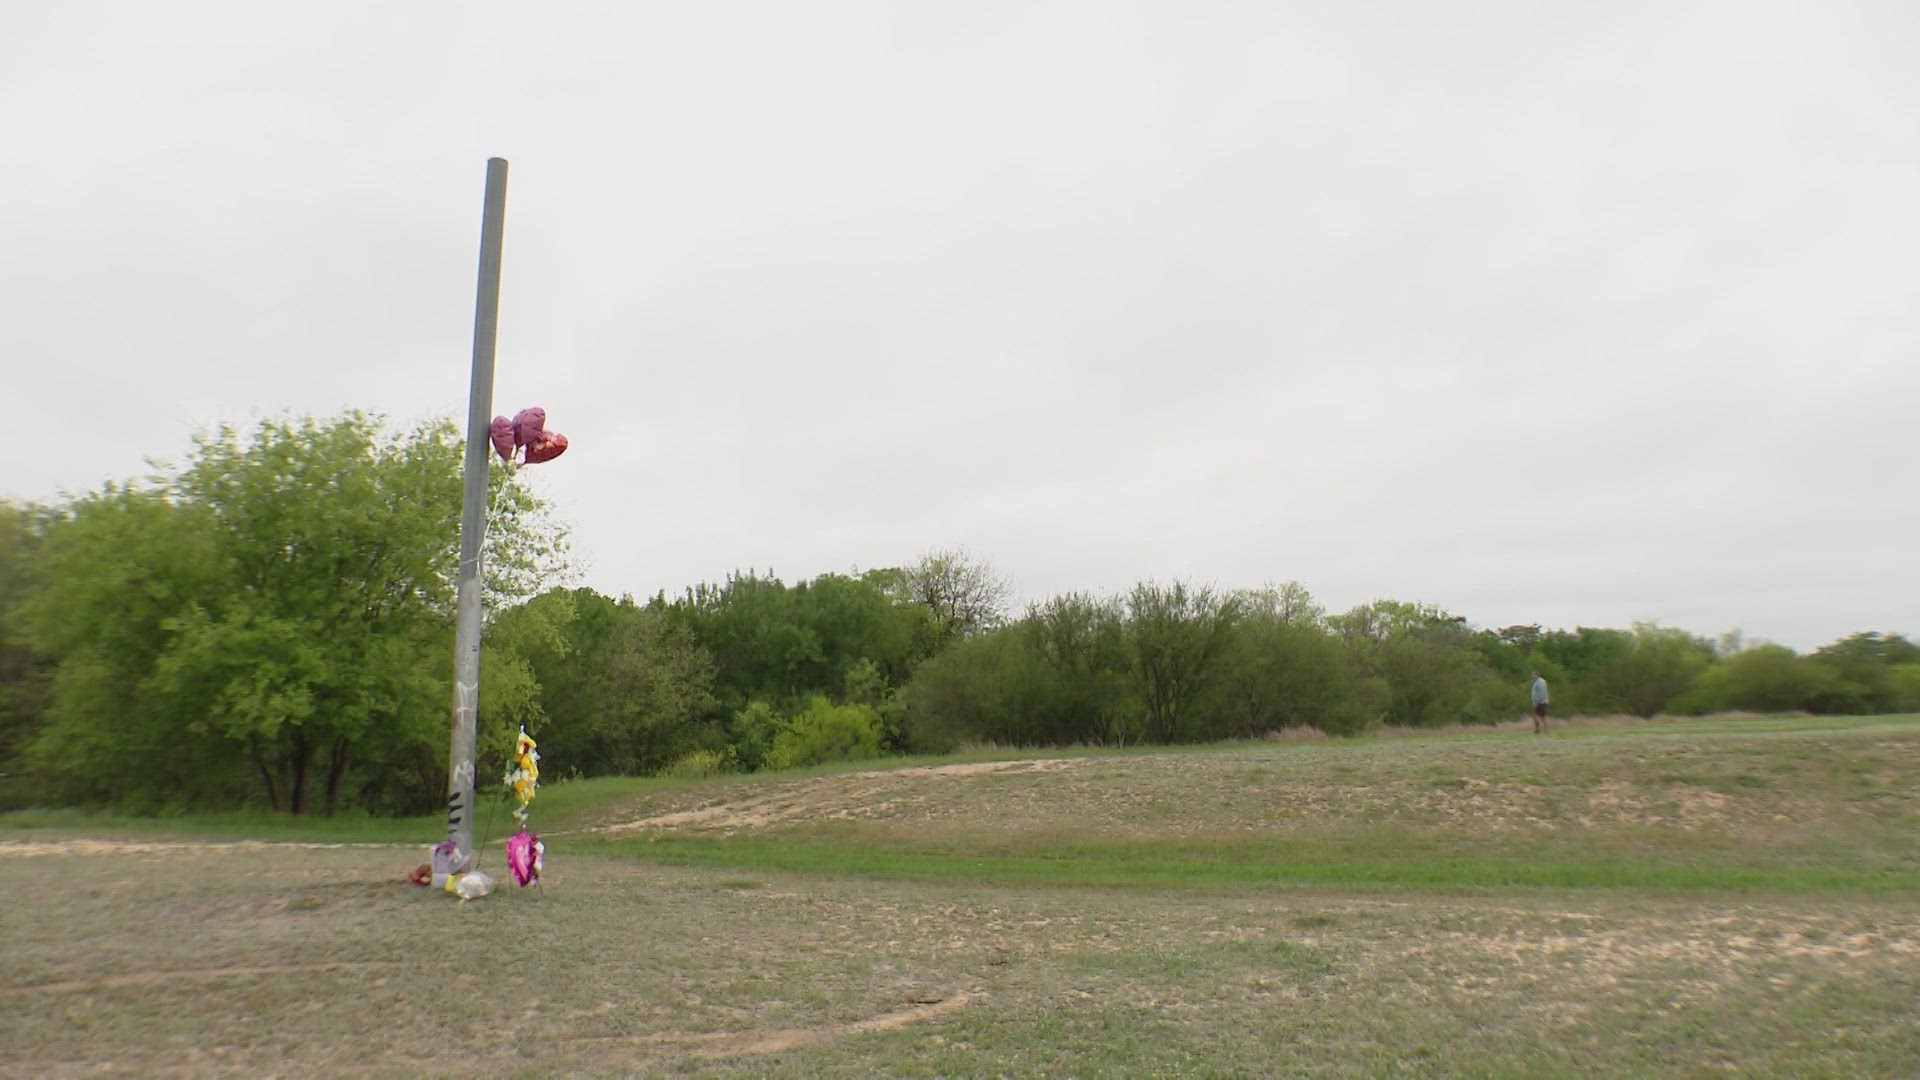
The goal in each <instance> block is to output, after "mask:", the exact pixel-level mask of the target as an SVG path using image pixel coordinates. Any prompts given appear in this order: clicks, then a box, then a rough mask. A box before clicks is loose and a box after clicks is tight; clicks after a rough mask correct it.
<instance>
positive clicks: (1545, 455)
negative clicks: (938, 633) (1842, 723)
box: [0, 0, 1920, 648]
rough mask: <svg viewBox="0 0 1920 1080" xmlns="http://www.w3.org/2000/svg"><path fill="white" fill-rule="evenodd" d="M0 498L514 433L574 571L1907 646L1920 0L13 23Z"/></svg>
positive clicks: (396, 9) (1916, 509) (405, 10)
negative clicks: (900, 583)
mask: <svg viewBox="0 0 1920 1080" xmlns="http://www.w3.org/2000/svg"><path fill="white" fill-rule="evenodd" d="M0 9H4V18H3V19H0V26H3V27H4V30H3V31H0V134H4V139H5V142H4V147H3V148H0V347H3V348H4V363H0V406H3V407H4V408H5V410H6V414H7V416H8V417H9V424H10V425H12V426H13V428H14V431H15V438H14V440H13V446H14V452H13V454H11V455H10V467H9V468H8V469H7V470H6V472H5V474H4V479H0V493H4V494H8V495H13V496H18V497H28V498H46V497H52V496H55V495H57V494H58V493H61V492H81V491H87V490H91V489H94V488H97V487H98V486H99V485H100V484H101V483H102V482H103V481H105V480H108V479H110V478H115V479H125V478H130V477H133V476H137V475H140V474H141V473H143V472H144V466H143V464H142V463H143V459H145V458H146V457H147V456H150V455H163V456H164V455H174V456H177V455H178V454H179V453H180V452H181V451H183V450H184V449H185V448H186V447H187V445H188V439H189V437H190V435H191V434H192V433H193V432H194V431H196V430H199V429H202V428H204V427H206V426H208V425H210V424H212V423H214V422H217V421H221V420H231V421H238V422H241V423H248V422H250V421H251V420H253V419H254V418H257V417H260V416H265V415H272V414H276V413H280V412H283V411H287V410H292V411H295V412H303V413H306V412H311V413H319V414H329V413H333V412H336V411H338V410H340V409H341V408H343V407H346V406H359V407H363V408H369V409H373V410H377V411H381V412H384V413H386V414H388V415H389V416H391V417H393V418H394V419H395V420H396V421H400V422H412V421H415V420H418V419H421V418H425V417H428V416H432V415H444V416H458V417H464V414H465V410H466V392H467V368H468V363H469V357H470V349H471V334H472V319H473V315H472V306H473V287H474V272H475V270H474V265H475V254H476V249H477V245H478V229H479V214H480V204H481V188H482V183H483V180H484V175H485V161H486V158H488V157H489V156H495V155H497V156H501V157H505V158H507V159H509V160H510V161H511V163H512V174H511V182H510V192H509V198H508V211H507V241H506V259H505V267H506V269H505V283H504V289H503V299H502V310H501V323H500V345H499V356H500V359H499V370H498V378H497V382H496V387H495V398H494V404H495V411H497V412H506V413H511V412H513V411H514V410H515V409H516V408H518V407H520V406H522V405H527V404H536V403H537V404H540V405H543V406H545V407H546V409H547V411H548V415H549V417H550V424H549V426H550V427H552V428H554V429H556V430H559V431H562V432H564V433H566V434H567V436H568V437H569V438H570V439H571V440H572V449H571V450H570V451H569V453H568V454H567V456H566V457H564V458H562V459H560V460H559V461H557V462H555V463H553V464H551V465H547V466H543V467H541V470H540V475H539V477H538V480H537V481H536V482H537V484H538V486H539V487H540V488H541V490H542V491H543V493H545V494H546V495H548V496H550V497H551V498H552V499H553V500H554V501H555V502H556V503H557V509H558V512H559V514H560V516H561V517H562V518H563V519H564V520H566V521H568V522H570V523H571V524H572V526H573V527H574V530H575V547H576V552H577V554H578V555H579V556H580V557H581V561H582V563H583V570H584V573H583V580H584V581H585V583H587V584H591V585H593V586H595V587H597V588H599V589H601V590H602V591H605V592H608V593H614V594H618V593H621V592H633V593H635V594H639V595H646V594H650V593H652V592H653V591H655V590H657V589H660V588H665V589H667V590H668V591H669V592H677V591H678V590H679V589H680V588H681V587H683V586H685V585H687V584H689V583H692V582H694V581H697V580H703V579H704V580H717V579H719V578H721V577H723V576H724V575H725V574H726V573H727V572H728V571H729V570H732V569H734V568H736V567H738V568H743V569H744V568H747V567H759V568H761V569H763V570H764V569H766V568H769V567H770V568H772V569H773V570H774V571H776V572H777V573H779V574H780V575H781V576H782V577H784V578H786V579H788V580H794V579H796V578H800V577H808V576H812V575H814V574H818V573H822V572H826V571H834V570H840V571H844V570H849V569H852V568H854V567H859V568H862V569H865V568H870V567H874V566H885V565H894V564H900V563H904V562H908V561H911V560H913V559H914V558H915V557H917V556H918V555H919V554H921V553H922V552H924V551H926V550H928V549H930V548H935V547H954V546H959V547H965V548H967V549H969V550H971V551H973V552H974V553H976V554H979V555H981V556H985V557H987V558H989V559H990V560H992V561H993V563H994V564H995V565H996V566H997V567H998V568H999V569H1000V570H1002V571H1003V572H1004V573H1005V574H1007V575H1008V576H1009V577H1010V578H1012V579H1013V582H1014V584H1015V586H1016V588H1017V591H1018V593H1019V595H1020V596H1022V597H1023V598H1040V597H1044V596H1046V595H1049V594H1052V593H1055V592H1059V591H1064V590H1068V589H1090V590H1095V591H1107V590H1115V589H1120V588H1123V587H1126V586H1128V585H1130V584H1131V583H1132V582H1134V581H1136V580H1139V579H1144V578H1156V579H1159V580H1162V581H1165V580H1169V579H1172V578H1175V577H1180V578H1185V579H1188V580H1192V581H1195V582H1205V583H1214V584H1218V585H1221V586H1240V585H1257V584H1260V583H1262V582H1265V581H1282V580H1287V579H1298V580H1299V581H1301V582H1303V583H1304V584H1306V585H1307V587H1308V588H1309V589H1311V590H1312V591H1313V592H1314V594H1315V595H1316V596H1317V597H1319V598H1320V599H1321V600H1322V601H1323V602H1325V603H1326V604H1328V605H1329V606H1330V607H1332V608H1335V609H1341V608H1345V607H1348V606H1351V605H1353V604H1355V603H1360V602H1363V601H1366V600H1370V599H1374V598H1379V597H1393V598H1398V599H1405V600H1421V601H1427V602H1431V603H1435V604H1439V605H1442V606H1444V607H1446V608H1448V609H1450V610H1453V611H1455V612H1457V613H1460V614H1463V615H1466V616H1467V617H1468V618H1470V619H1471V620H1472V621H1473V622H1475V623H1476V624H1479V625H1486V626H1500V625H1506V624H1509V623H1515V622H1536V621H1537V622H1541V623H1544V624H1547V625H1550V626H1551V625H1558V626H1574V625H1577V624H1585V625H1625V624H1626V623H1628V622H1629V621H1631V620H1636V619H1657V620H1661V621H1663V622H1666V623H1669V624H1673V625H1678V626H1682V627H1685V628H1687V629H1690V630H1694V631H1697V632H1701V633H1707V634H1716V633H1719V632H1720V631H1723V630H1726V629H1728V628H1731V627H1736V626H1737V627H1741V628H1743V629H1744V630H1745V631H1746V633H1747V635H1748V636H1749V637H1759V638H1766V639H1771V640H1776V641H1780V642H1784V643H1787V644H1790V645H1794V646H1796V647H1800V648H1807V647H1811V646H1814V645H1818V644H1821V643H1823V642H1825V641H1829V640H1832V639H1834V638H1836V637H1838V636H1841V635H1843V634H1846V633H1849V632H1852V631H1855V630H1864V629H1880V630H1888V631H1899V632H1905V633H1908V634H1915V633H1920V558H1917V557H1916V555H1920V500H1917V499H1916V497H1915V494H1916V487H1920V485H1917V484H1916V481H1915V478H1916V475H1920V471H1917V470H1916V466H1917V465H1920V422H1917V421H1916V413H1917V411H1920V62H1916V59H1915V58H1916V56H1920V5H1915V4H1913V3H1911V2H1908V0H1887V2H1884V3H1868V2H1858V3H1844V2H1841V3H1836V2H1824V0H1823V2H1813V0H1807V2H1804V3H1792V4H1788V3H1768V2H1764V0H1729V2H1726V3H1702V4H1689V3H1684V2H1665V0H1663V2H1656V3H1609V4H1593V3H1584V2H1572V0H1568V2H1561V3H1539V2H1535V0H1528V2H1516V3H1510V4H1477V3H1448V4H1434V3H1429V2H1425V0H1407V2H1403V3H1384V2H1380V3H1366V2H1355V0H1327V2H1324V3H1293V4H1288V3H1246V4H1227V3H1213V4H1209V3H1163V4H1129V3H1119V2H1113V0H1105V2H1095V3H1085V4H1070V3H1052V4H1049V3H1036V2H1026V3H1010V4H995V3H986V2H982V0H967V2H964V3H952V4H912V3H898V2H878V3H871V4H842V3H827V2H822V3H811V4H794V3H767V4H744V3H713V4H696V3H676V4H665V3H659V4H626V3H618V4H607V5H603V6H596V7H587V6H577V5H569V4H556V3H542V4H529V3H515V4H485V3H471V2H465V3H459V4H430V3H415V2H409V3H400V4H396V3H391V2H388V3H381V4H363V3H351V2H340V0H328V2H326V3H311V4H285V3H274V4H267V3H259V2H257V0H247V2H232V3H194V2H185V3H180V4H152V3H144V2H140V3H124V4H99V3H88V2H84V0H74V2H66V0H63V2H60V3H50V2H49V3H32V2H29V0H0Z"/></svg>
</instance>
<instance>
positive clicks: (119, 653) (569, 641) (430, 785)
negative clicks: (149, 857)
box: [0, 413, 1920, 813]
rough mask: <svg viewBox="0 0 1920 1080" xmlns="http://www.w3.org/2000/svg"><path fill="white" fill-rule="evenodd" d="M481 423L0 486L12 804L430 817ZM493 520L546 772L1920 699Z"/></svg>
mask: <svg viewBox="0 0 1920 1080" xmlns="http://www.w3.org/2000/svg"><path fill="white" fill-rule="evenodd" d="M461 453H462V445H461V441H460V439H459V438H458V435H457V432H456V431H455V430H454V429H453V428H452V427H451V426H450V425H447V424H434V425H428V426H425V427H422V428H419V429H416V430H413V431H410V432H405V433H401V434H398V435H395V434H389V433H387V432H386V430H385V429H384V427H383V426H382V424H381V423H380V422H379V421H378V420H377V419H375V418H371V417H368V416H364V415H361V414H357V413H352V414H347V415H346V416H343V417H340V418H337V419H333V420H328V421H316V420H310V419H306V420H270V421H267V422H264V423H262V424H260V425H259V426H258V427H257V428H255V429H254V430H252V431H251V432H247V433H242V432H239V431H237V430H234V429H230V428H223V429H221V430H219V431H217V432H214V433H212V434H211V435H208V436H205V437H203V438H200V439H198V440H196V441H195V443H194V444H193V448H192V451H191V452H190V454H189V455H188V456H187V459H186V460H185V462H184V463H182V464H180V465H178V466H163V467H159V468H158V469H157V470H156V471H155V473H154V474H153V475H152V476H151V477H149V478H147V479H146V480H143V481H140V482H138V483H134V484H127V485H115V484H109V485H107V486H105V487H103V488H102V489H101V490H100V491H98V492H94V493H91V494H87V495H84V496H81V497H78V498H74V499H70V500H67V501H65V502H64V503H61V504H59V505H55V506H21V505H14V504H4V505H3V506H0V805H15V806H18V805H29V804H118V805H123V806H131V807H146V808H158V807H170V806H265V807H273V808H276V809H284V810H288V811H292V812H295V813H302V812H308V811H316V810H317V811H327V812H331V811H332V810H334V809H335V808H338V807H358V808H371V809H376V810H383V811H405V810H416V809H423V808H426V807H430V806H432V805H435V804H436V803H437V801H438V797H439V795H440V792H441V789H442V787H443V786H444V782H445V774H446V752H447V739H446V728H445V720H446V716H447V711H448V703H449V699H450V690H451V686H450V680H451V672H452V657H451V649H452V629H451V627H452V608H453V604H452V600H453V597H452V588H453V569H454V566H453V561H454V544H453V540H454V534H455V525H456V522H457V521H458V517H459V503H460V459H461ZM493 481H494V482H493V490H492V496H491V497H492V504H491V510H490V513H489V532H488V536H487V549H486V559H487V570H488V579H487V603H488V610H489V611H490V612H491V613H492V616H491V618H490V619H489V623H488V626H487V630H486V634H485V645H484V648H483V651H482V658H481V664H482V677H481V695H482V696H481V702H480V732H479V736H480V737H479V747H480V759H481V760H480V767H481V769H482V775H488V774H489V773H490V772H491V771H492V770H494V769H496V768H499V767H503V766H504V762H505V758H506V753H507V750H508V747H509V746H510V743H511V739H512V736H513V733H514V732H515V730H516V729H517V728H518V727H520V726H521V725H525V726H526V727H527V729H528V730H529V731H530V732H532V733H533V734H534V735H535V737H536V738H538V739H539V740H540V743H541V749H542V754H543V758H544V759H545V762H546V764H547V767H548V772H549V774H550V775H552V774H558V775H561V776H566V775H581V776H592V775H647V774H656V773H661V772H668V773H675V774H681V775H697V774H703V773H711V772H719V771H754V770H758V769H766V768H785V767H791V766H799V765H807V764H812V763H817V762H822V761H828V760H846V759H859V758H866V757H877V756H880V755H882V754H886V753H895V752H943V751H947V750H951V749H953V748H956V747H960V746H965V745H970V744H983V743H992V744H997V745H1004V746H1053V745H1071V744H1100V745H1114V746H1121V745H1135V744H1141V743H1159V744H1164V743H1175V742H1201V741H1213V740H1220V739H1234V738H1252V737H1259V736H1262V735H1265V734H1268V733H1271V732H1274V731H1278V730H1282V729H1286V728H1292V727H1313V728H1317V729H1320V730H1322V731H1325V732H1327V733H1330V734H1339V735H1352V734H1358V733H1362V732H1364V731H1366V730H1367V729H1369V728H1371V727H1373V726H1375V725H1378V724H1383V723H1384V724H1398V725H1407V726H1433V725H1441V724H1456V723H1485V722H1495V721H1500V720H1505V719H1509V718H1512V717H1514V716H1517V715H1519V714H1520V713H1522V712H1523V711H1524V710H1525V708H1526V701H1527V697H1526V692H1527V684H1528V681H1529V678H1530V674H1531V673H1532V672H1534V671H1538V672H1541V673H1543V674H1544V675H1545V676H1546V678H1547V680H1548V681H1549V683H1550V684H1551V686H1552V687H1553V694H1554V707H1555V709H1556V711H1557V712H1558V713H1560V714H1562V715H1567V714H1579V713H1586V714H1594V713H1632V714H1635V715H1640V716H1653V715H1657V714H1661V713H1698V712H1709V711H1723V710H1736V709H1740V710H1753V711H1768V712H1775V711H1797V710H1804V711H1809V712H1820V713H1869V712H1898V711H1914V710H1920V646H1916V645H1914V644H1913V643H1911V642H1909V641H1907V640H1906V639H1905V638H1903V637H1900V636H1897V635H1882V634H1877V633H1863V634H1856V635H1854V636H1852V637H1849V638H1846V639H1844V640H1842V641H1838V642H1835V643H1833V644H1831V645H1828V646H1826V647H1824V648H1822V649H1819V650H1817V651H1815V652H1813V653H1811V654H1807V655H1799V654H1796V653H1795V652H1793V651H1792V650H1790V649H1786V648H1784V647H1781V646H1777V645H1758V646H1755V647H1751V648H1749V647H1745V646H1744V644H1743V643H1742V642H1740V641H1739V640H1738V638H1737V635H1736V636H1730V637H1728V638H1725V639H1722V640H1720V641H1718V642H1713V641H1708V640H1706V639H1704V638H1700V637H1697V636H1695V635H1691V634H1688V633H1685V632H1683V631H1680V630H1676V629H1672V628H1668V627H1661V626H1656V625H1650V624H1646V625H1636V626H1634V627H1632V628H1630V629H1625V630H1620V629H1595V628H1590V627H1582V628H1579V629H1575V630H1570V631H1569V630H1547V629H1542V628H1541V627H1539V626H1511V627H1506V628H1504V629H1499V630H1487V629H1476V628H1475V627H1472V626H1470V625H1469V624H1468V623H1467V622H1466V620H1465V619H1463V618H1461V617H1459V616H1456V615H1453V614H1450V613H1448V612H1445V611H1442V610H1439V609H1437V608H1434V607H1431V606H1427V605H1421V604H1409V603H1401V602H1397V601H1377V602H1374V603H1369V604H1364V605H1361V606H1359V607H1356V608H1354V609H1352V610H1350V611H1347V612H1344V613H1339V614H1332V613H1329V612H1327V611H1326V610H1324V609H1323V608H1322V607H1321V606H1320V605H1319V604H1318V603H1316V602H1315V601H1314V599H1313V598H1312V596H1311V595H1309V594H1308V592H1307V590H1305V589H1304V588H1302V587H1301V586H1300V585H1298V584H1294V583H1288V584H1284V585H1277V586H1270V587H1265V588H1259V589H1246V590H1235V591H1223V590H1218V589H1214V588H1210V587H1205V586H1195V585H1190V584H1188V583H1185V582H1174V583H1171V584H1161V583H1155V582H1145V583H1141V584H1139V585H1136V586H1135V587H1134V588H1132V589H1130V590H1128V591H1126V592H1125V593H1122V594H1118V595H1110V596H1098V595H1092V594H1088V593H1068V594H1064V595H1060V596H1055V597H1052V598H1050V599H1048V600H1046V601H1045V602H1042V603H1038V604H1034V605H1031V606H1029V607H1028V608H1027V609H1026V611H1025V612H1024V613H1023V614H1020V615H1018V616H1017V617H1015V616H1014V615H1012V613H1011V612H1010V611H1009V610H1008V598H1009V596H1010V590H1009V588H1008V586H1007V583H1006V582H1005V581H1004V580H1003V579H1001V578H1000V577H999V575H998V574H996V573H995V572H994V571H993V569H992V567H991V566H990V565H989V564H988V563H987V562H985V561H984V560H981V559H978V558H974V557H972V556H969V555H968V554H966V553H965V552H958V551H941V552H934V553H932V554H929V555H926V556H924V557H922V558H921V559H919V560H918V561H917V562H915V563H913V564H911V565H908V566H903V567H897V568H886V569H878V570H870V571H866V572H864V573H861V572H853V573H847V574H823V575H820V576H818V577H814V578H812V579H809V580H803V581H798V582H795V583H792V584H789V583H786V582H784V581H782V580H781V579H780V578H779V577H777V576H775V575H773V574H771V573H766V574H762V573H758V572H753V571H749V572H747V573H743V574H734V575H731V576H729V577H728V578H727V579H726V580H724V581H722V582H720V583H717V584H700V585H695V586H693V587H691V588H688V589H686V590H685V591H684V592H683V593H682V594H681V595H679V596H675V597H669V596H667V595H665V594H664V593H663V594H660V595H656V596H654V597H652V598H650V599H648V600H646V601H645V602H639V601H636V600H634V599H633V598H631V597H622V598H619V599H615V598H612V597H609V596H605V595H603V594H601V593H599V592H596V591H594V590H592V589H590V588H557V587H552V583H553V582H554V581H556V580H558V579H559V576H560V575H561V574H562V572H563V570H564V567H565V537H564V533H563V532H562V531H561V530H559V529H557V528H556V527H555V526H554V525H553V523H552V522H551V520H550V518H549V516H548V513H547V510H546V508H545V507H544V506H543V505H542V503H541V502H540V500H539V499H538V498H536V497H535V496H534V495H533V494H532V493H531V492H530V491H529V490H528V489H527V488H526V487H525V486H524V485H522V484H519V483H517V482H515V481H514V480H513V479H512V478H511V475H510V474H509V473H508V472H507V471H506V470H504V469H496V471H495V475H494V477H493Z"/></svg>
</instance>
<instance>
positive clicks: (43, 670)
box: [0, 501, 53, 805]
mask: <svg viewBox="0 0 1920 1080" xmlns="http://www.w3.org/2000/svg"><path fill="white" fill-rule="evenodd" d="M48 519H49V514H48V512H47V511H45V510H43V509H41V508H39V507H34V506H27V505H21V504H16V503H12V502H5V501H0V805H5V803H6V802H7V801H9V800H11V799H13V798H26V797H28V794H29V793H28V792H27V791H25V790H22V789H21V787H20V784H19V783H18V781H19V780H21V779H23V778H21V777H17V776H15V774H16V773H18V771H19V769H18V765H17V763H16V758H17V755H18V754H19V753H20V752H21V750H22V749H23V748H24V747H25V746H26V745H27V743H28V742H30V741H31V740H32V739H33V737H34V735H35V734H36V733H37V732H38V731H39V730H40V725H41V720H42V718H43V717H44V716H45V715H46V710H47V694H48V689H49V685H50V683H51V682H52V679H53V668H52V665H51V664H49V663H48V662H47V661H46V660H45V658H43V657H41V656H39V655H36V654H35V653H34V651H33V650H32V649H31V648H30V647H29V645H28V638H27V632H26V627H25V626H24V625H23V620H24V612H23V608H24V606H25V604H26V601H27V599H28V598H29V597H31V596H32V595H33V594H34V592H35V591H37V590H38V589H39V588H40V584H41V579H42V577H43V576H44V573H43V571H44V566H43V563H44V559H45V552H44V551H43V550H42V543H41V539H42V536H43V534H44V532H45V529H46V526H47V522H48ZM9 781H15V782H9Z"/></svg>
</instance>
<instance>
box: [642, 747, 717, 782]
mask: <svg viewBox="0 0 1920 1080" xmlns="http://www.w3.org/2000/svg"><path fill="white" fill-rule="evenodd" d="M727 771H728V769H727V762H726V758H725V756H724V755H722V754H721V753H720V751H718V750H693V751H689V752H687V753H685V754H682V755H680V756H679V757H677V758H675V759H673V761H672V762H671V763H670V764H668V765H667V766H666V767H665V768H663V769H661V770H660V772H659V773H658V774H656V775H659V776H664V777H668V778H671V779H674V780H700V779H703V778H705V777H709V776H719V775H720V774H721V773H724V772H727Z"/></svg>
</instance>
